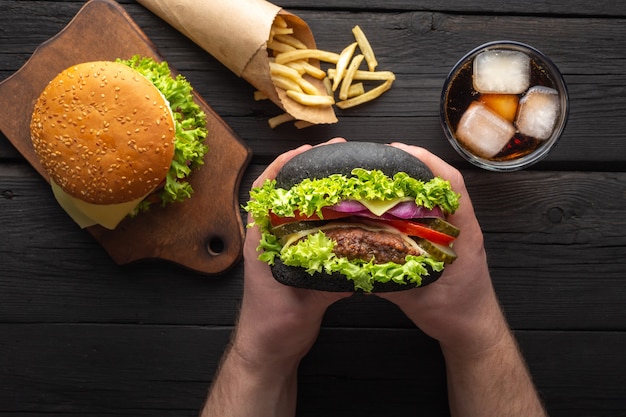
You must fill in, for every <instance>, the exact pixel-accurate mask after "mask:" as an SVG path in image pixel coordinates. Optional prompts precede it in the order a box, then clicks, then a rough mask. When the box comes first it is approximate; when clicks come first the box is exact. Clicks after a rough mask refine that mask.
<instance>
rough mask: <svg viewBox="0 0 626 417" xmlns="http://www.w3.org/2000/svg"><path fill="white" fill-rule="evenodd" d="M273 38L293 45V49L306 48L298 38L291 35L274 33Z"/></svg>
mask: <svg viewBox="0 0 626 417" xmlns="http://www.w3.org/2000/svg"><path fill="white" fill-rule="evenodd" d="M274 40H276V41H278V42H281V43H284V44H286V45H290V46H293V47H294V48H295V49H307V47H306V45H305V44H304V43H302V41H300V39H298V38H296V37H295V36H292V35H276V36H274ZM268 47H269V46H268Z"/></svg>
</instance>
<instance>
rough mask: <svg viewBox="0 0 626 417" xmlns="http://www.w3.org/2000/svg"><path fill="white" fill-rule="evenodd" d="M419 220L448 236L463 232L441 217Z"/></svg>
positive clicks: (456, 235)
mask: <svg viewBox="0 0 626 417" xmlns="http://www.w3.org/2000/svg"><path fill="white" fill-rule="evenodd" d="M418 222H420V223H422V224H424V225H426V226H428V227H430V228H431V229H434V230H437V231H438V232H441V233H445V234H447V235H448V236H454V237H458V236H459V234H460V233H461V230H459V228H458V227H456V226H455V225H453V224H452V223H448V222H447V221H445V220H444V219H441V218H439V217H435V218H425V219H419V220H418Z"/></svg>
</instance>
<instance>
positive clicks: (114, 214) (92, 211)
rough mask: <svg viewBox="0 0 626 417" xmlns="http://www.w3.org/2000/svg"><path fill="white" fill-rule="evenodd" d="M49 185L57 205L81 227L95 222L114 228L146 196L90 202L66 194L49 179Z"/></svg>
mask: <svg viewBox="0 0 626 417" xmlns="http://www.w3.org/2000/svg"><path fill="white" fill-rule="evenodd" d="M50 185H51V186H52V193H53V194H54V197H55V198H56V200H57V201H58V203H59V205H60V206H61V207H62V208H63V210H65V212H66V213H67V214H69V216H70V217H71V218H72V219H73V220H74V221H75V222H76V223H77V224H78V225H79V226H80V227H81V228H83V229H84V228H85V227H89V226H93V225H96V224H99V225H101V226H103V227H106V228H107V229H110V230H113V229H115V228H116V227H117V225H118V224H120V222H121V221H122V220H123V219H124V217H126V216H127V215H128V214H129V213H130V212H132V211H133V210H134V209H135V207H137V205H138V204H139V203H140V202H141V201H142V200H143V199H144V198H145V197H146V196H143V197H141V198H138V199H136V200H133V201H128V202H126V203H120V204H90V203H86V202H84V201H82V200H79V199H77V198H74V197H72V196H71V195H69V194H67V193H66V192H65V191H63V190H62V189H61V187H60V186H59V185H58V184H56V183H55V182H54V181H50Z"/></svg>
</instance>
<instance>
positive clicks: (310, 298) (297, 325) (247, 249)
mask: <svg viewBox="0 0 626 417" xmlns="http://www.w3.org/2000/svg"><path fill="white" fill-rule="evenodd" d="M342 141H345V140H344V139H341V138H335V139H331V140H330V141H328V142H326V143H333V142H342ZM323 145H324V144H322V145H319V146H323ZM310 148H311V146H310V145H304V146H301V147H299V148H297V149H294V150H292V151H289V152H286V153H284V154H282V155H280V156H279V157H278V158H276V160H274V161H273V162H272V163H271V164H270V165H269V166H268V167H267V168H266V169H265V171H264V172H263V173H262V174H261V175H260V176H259V177H258V178H257V179H256V181H255V182H254V184H253V185H252V186H253V187H258V186H261V185H262V183H263V181H265V179H268V178H269V179H273V178H275V177H276V174H277V173H278V171H279V170H280V169H281V168H282V166H283V165H284V164H285V163H286V162H287V161H289V160H290V159H291V158H293V157H294V156H296V155H297V154H300V153H302V152H304V151H306V150H307V149H310ZM248 222H251V218H250V217H249V218H248ZM260 239H261V233H260V231H259V228H258V227H257V226H255V227H252V228H250V229H248V230H247V233H246V239H245V243H244V293H243V300H242V304H241V312H240V317H239V323H238V327H237V333H236V335H235V343H234V345H235V348H236V349H238V350H239V353H240V354H243V355H245V356H246V357H247V358H249V359H250V360H253V361H263V362H264V363H268V361H269V362H270V363H271V362H274V361H275V362H277V363H281V364H286V363H293V362H299V360H300V359H301V358H302V357H303V356H304V355H305V354H306V353H307V352H308V351H309V349H310V348H311V346H312V345H313V343H314V341H315V339H316V338H317V335H318V333H319V329H320V325H321V322H322V318H323V316H324V313H325V311H326V309H327V308H328V307H329V306H330V305H331V304H333V303H334V302H336V301H338V300H340V299H341V298H344V297H347V296H349V295H351V293H330V292H321V291H314V290H308V289H300V288H294V287H289V286H286V285H283V284H281V283H279V282H278V281H276V280H275V279H274V277H273V276H272V272H271V270H270V267H269V266H268V265H267V264H266V263H264V262H261V261H259V260H258V259H257V258H258V256H259V253H258V252H257V246H258V244H259V241H260Z"/></svg>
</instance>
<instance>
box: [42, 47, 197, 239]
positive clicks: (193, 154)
mask: <svg viewBox="0 0 626 417" xmlns="http://www.w3.org/2000/svg"><path fill="white" fill-rule="evenodd" d="M30 132H31V139H32V143H33V147H34V149H35V153H36V154H37V156H38V158H39V160H40V162H41V164H42V166H43V168H44V169H45V170H46V172H47V173H48V174H49V176H50V181H51V183H52V186H53V191H54V192H55V196H56V197H57V200H59V203H61V205H62V206H63V208H64V209H66V211H68V213H70V210H68V207H67V205H68V204H63V203H62V201H61V199H60V198H59V194H60V193H62V195H63V198H62V200H63V201H70V205H71V206H72V207H75V206H78V207H80V208H84V207H86V205H85V204H84V203H86V204H87V205H97V206H100V205H107V206H109V207H111V208H113V206H116V205H120V204H125V206H124V207H125V209H128V207H129V206H130V209H129V210H130V211H128V212H127V214H131V215H136V214H138V213H140V212H143V211H147V210H148V208H149V206H150V205H151V204H153V203H161V205H165V204H167V203H170V202H174V201H182V200H184V199H186V198H189V197H191V195H192V194H193V189H192V188H191V185H190V184H189V182H188V181H187V177H188V176H189V175H190V174H191V173H192V171H193V170H194V169H196V168H198V167H199V166H201V165H202V164H203V163H204V155H205V154H206V152H207V151H208V147H207V146H206V145H205V144H204V140H205V138H206V136H207V130H206V115H205V114H204V112H203V111H202V110H201V108H200V107H199V106H198V105H197V104H196V103H195V102H194V100H193V95H192V88H191V85H190V84H189V82H187V80H186V79H185V78H184V77H183V76H182V75H177V76H176V77H173V76H172V75H171V72H170V69H169V67H168V65H167V63H166V62H156V61H155V60H154V59H152V58H142V57H139V56H135V57H133V58H131V59H130V60H117V61H115V62H113V61H94V62H86V63H80V64H77V65H73V66H71V67H69V68H67V69H65V70H64V71H62V72H61V73H60V74H58V75H57V76H56V77H55V78H54V79H53V80H52V81H50V83H49V84H48V85H47V86H46V87H45V89H44V90H43V92H42V93H41V95H40V96H39V98H38V99H37V101H36V103H35V106H34V110H33V114H32V119H31V124H30ZM55 187H56V188H55ZM83 211H84V210H83ZM70 215H71V216H72V217H73V218H74V220H76V221H77V222H78V223H79V224H81V226H82V227H86V226H84V225H83V224H91V223H89V222H81V221H78V220H77V219H76V216H74V215H73V214H72V213H70ZM124 216H125V214H124ZM124 216H122V217H124ZM87 217H88V218H90V219H92V220H94V223H100V224H102V223H101V222H99V221H98V220H97V219H94V218H93V216H91V215H90V214H87ZM118 217H119V216H118ZM120 220H121V219H120ZM107 223H111V222H107ZM116 225H117V223H115V224H114V225H112V227H115V226H116ZM110 226H111V225H109V226H106V227H109V228H112V227H110Z"/></svg>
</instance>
